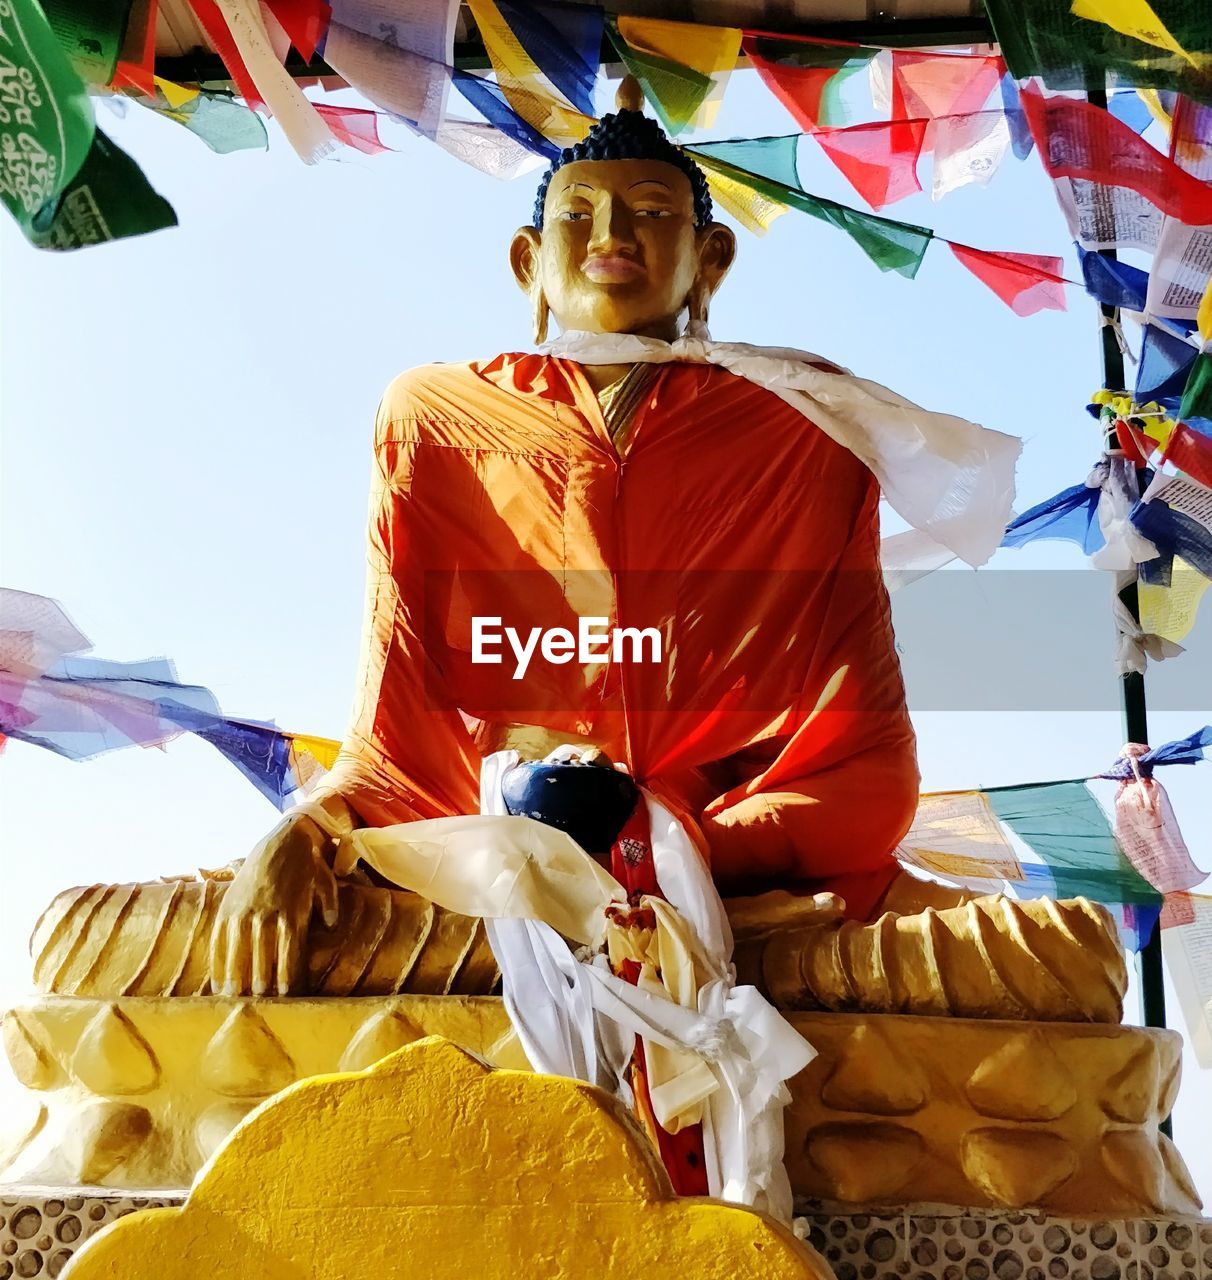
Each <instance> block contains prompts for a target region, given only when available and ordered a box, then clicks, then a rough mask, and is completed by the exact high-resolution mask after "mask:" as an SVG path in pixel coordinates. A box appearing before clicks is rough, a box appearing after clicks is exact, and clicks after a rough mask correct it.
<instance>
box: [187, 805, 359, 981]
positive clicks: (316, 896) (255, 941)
mask: <svg viewBox="0 0 1212 1280" xmlns="http://www.w3.org/2000/svg"><path fill="white" fill-rule="evenodd" d="M329 843H330V841H329V837H328V836H326V835H325V833H324V831H323V830H322V829H321V828H320V827H319V825H318V824H317V823H316V822H315V821H313V820H312V819H311V818H309V817H307V815H306V814H302V813H299V814H294V815H292V816H290V817H288V818H287V819H286V821H285V822H283V823H281V824H280V825H279V826H278V827H276V828H275V829H274V830H273V831H271V832H270V834H269V835H268V836H266V838H265V839H264V840H263V841H262V842H261V843H260V844H259V845H258V846H257V847H256V848H255V849H254V850H253V852H252V854H251V855H250V856H249V857H248V858H247V859H246V860H245V862H244V865H243V866H242V867H241V868H240V870H239V872H238V873H237V875H236V878H235V879H234V880H233V881H232V883H231V885H230V887H229V888H228V890H227V893H226V895H225V896H224V898H223V903H222V905H221V906H220V908H219V912H218V915H217V916H216V917H215V923H214V928H213V929H212V931H211V939H210V972H211V987H212V990H213V991H214V992H215V993H216V994H217V995H229V996H234V995H254V996H263V995H280V996H285V995H291V994H294V993H297V992H298V991H299V989H300V987H301V986H302V982H303V977H304V965H305V962H306V954H305V950H304V943H305V942H306V940H307V929H308V925H309V923H310V921H311V916H312V911H313V910H314V909H315V907H316V906H317V905H318V906H319V907H320V908H321V910H322V911H323V914H324V922H325V924H327V925H328V926H329V927H330V928H331V927H332V926H333V925H334V924H336V921H337V883H336V880H335V878H334V876H333V873H332V871H331V870H330V868H329V866H328V864H327V863H326V862H325V860H324V857H323V851H324V849H325V848H326V846H327V845H328V844H329Z"/></svg>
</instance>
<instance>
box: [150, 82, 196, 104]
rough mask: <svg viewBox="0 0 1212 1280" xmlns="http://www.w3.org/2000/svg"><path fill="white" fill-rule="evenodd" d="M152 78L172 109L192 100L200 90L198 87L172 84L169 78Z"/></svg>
mask: <svg viewBox="0 0 1212 1280" xmlns="http://www.w3.org/2000/svg"><path fill="white" fill-rule="evenodd" d="M154 79H155V81H156V88H157V89H159V90H160V92H161V93H162V94H163V95H164V98H165V101H166V102H167V103H168V105H169V106H170V107H171V108H172V109H173V110H174V111H176V110H178V109H179V108H180V107H183V106H184V105H185V104H186V103H187V102H193V100H194V99H195V98H196V97H198V95H199V92H200V90H198V89H189V88H187V87H186V86H185V85H183V84H174V83H173V82H172V81H171V80H165V79H163V78H161V77H160V76H155V77H154Z"/></svg>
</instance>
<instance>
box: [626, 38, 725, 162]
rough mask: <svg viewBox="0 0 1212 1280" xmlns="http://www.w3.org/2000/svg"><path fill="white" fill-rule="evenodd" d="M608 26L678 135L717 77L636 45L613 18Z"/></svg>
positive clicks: (664, 119)
mask: <svg viewBox="0 0 1212 1280" xmlns="http://www.w3.org/2000/svg"><path fill="white" fill-rule="evenodd" d="M606 30H607V33H608V34H609V36H610V42H611V44H613V45H614V47H615V50H616V51H617V53H618V55H619V57H620V58H622V60H623V65H624V66H625V67H626V68H627V70H628V71H629V72H631V74H632V75H633V76H635V78H636V79H637V80H638V81H639V82H640V87H641V88H642V89H643V90H644V96H645V97H646V98H647V99H648V101H649V102H651V103H652V106H653V109H654V110H655V111H656V113H657V115H658V116H660V118H661V123H662V124H663V125H664V126H665V129H666V131H667V132H668V133H671V134H673V135H674V136H675V137H676V136H677V134H679V133H681V132H683V131H684V130H685V129H686V128H687V127H688V126H689V124H690V122H691V121H692V120H693V119H694V117H695V116H696V115H697V114H698V111H699V108H700V107H701V106H702V105H703V103H704V101H706V98H707V95H708V94H709V93H710V92H711V91H712V89H713V88H714V87H715V81H714V80H712V78H711V77H710V76H705V75H703V74H702V73H701V72H698V71H695V70H694V68H693V67H684V66H682V64H681V63H680V62H670V61H668V60H667V59H665V58H658V57H657V56H656V55H655V54H651V53H641V52H640V51H639V50H638V49H633V48H632V47H631V45H629V44H628V43H627V41H626V40H624V39H623V37H622V36H621V35H620V34H619V29H618V27H617V26H615V24H614V23H613V22H608V23H607V24H606Z"/></svg>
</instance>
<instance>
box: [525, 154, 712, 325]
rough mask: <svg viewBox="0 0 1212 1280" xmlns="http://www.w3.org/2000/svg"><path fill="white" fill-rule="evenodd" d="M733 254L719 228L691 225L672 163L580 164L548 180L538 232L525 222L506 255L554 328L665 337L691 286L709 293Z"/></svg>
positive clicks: (686, 197) (681, 179) (683, 180)
mask: <svg viewBox="0 0 1212 1280" xmlns="http://www.w3.org/2000/svg"><path fill="white" fill-rule="evenodd" d="M734 251H735V242H734V240H733V237H732V233H731V232H730V231H728V229H727V228H726V227H722V226H719V225H718V224H716V223H713V224H711V226H709V227H706V228H704V229H703V230H701V231H696V230H695V226H694V196H693V193H692V191H691V187H690V181H689V179H688V178H687V177H686V175H685V174H684V173H682V172H681V170H679V169H677V168H675V167H674V166H673V165H671V164H666V163H665V162H664V161H659V160H578V161H575V162H574V163H572V164H568V165H565V166H564V167H563V168H562V169H560V170H559V171H558V172H557V173H556V175H555V177H554V178H552V180H551V185H550V187H549V188H548V191H547V200H546V204H545V205H544V214H543V230H542V232H541V233H540V232H539V231H537V230H535V228H533V227H524V228H522V230H521V231H519V232H518V233H517V235H516V236H515V237H514V242H513V246H512V249H511V260H512V265H513V268H514V274H515V276H516V277H517V279H518V283H519V284H520V285H521V286H522V288H523V289H525V290H527V292H530V293H534V291H535V290H536V289H537V288H540V287H541V288H542V291H543V293H544V295H545V296H546V299H547V303H548V305H549V306H550V308H551V310H552V312H553V314H554V315H555V318H556V320H557V321H558V323H559V325H560V327H561V329H565V330H567V329H581V330H586V331H588V332H591V333H643V334H650V335H652V336H656V337H663V338H670V337H673V336H675V335H676V333H677V329H678V318H679V316H680V314H681V312H682V310H683V309H684V308H685V307H686V304H687V300H688V298H689V297H690V295H691V292H692V291H693V290H695V289H696V288H699V289H705V290H706V292H707V293H708V294H710V293H711V292H713V291H714V289H715V287H716V286H717V285H718V284H719V282H720V280H721V279H722V278H723V275H724V273H725V272H726V271H727V269H728V267H729V265H730V264H731V261H732V256H733V253H734Z"/></svg>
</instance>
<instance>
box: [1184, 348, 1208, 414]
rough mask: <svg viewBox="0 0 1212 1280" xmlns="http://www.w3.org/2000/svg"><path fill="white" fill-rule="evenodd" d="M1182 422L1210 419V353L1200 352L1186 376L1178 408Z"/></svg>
mask: <svg viewBox="0 0 1212 1280" xmlns="http://www.w3.org/2000/svg"><path fill="white" fill-rule="evenodd" d="M1178 416H1179V419H1180V420H1182V421H1186V420H1187V419H1189V418H1212V353H1209V352H1207V351H1203V352H1201V353H1200V354H1199V355H1198V356H1196V358H1195V363H1194V364H1193V365H1192V366H1191V372H1190V373H1189V374H1187V385H1186V386H1185V387H1184V388H1183V400H1182V404H1180V405H1179V406H1178Z"/></svg>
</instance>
